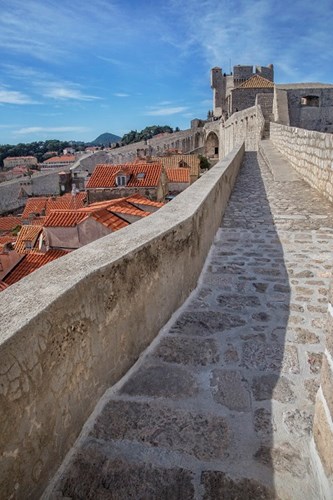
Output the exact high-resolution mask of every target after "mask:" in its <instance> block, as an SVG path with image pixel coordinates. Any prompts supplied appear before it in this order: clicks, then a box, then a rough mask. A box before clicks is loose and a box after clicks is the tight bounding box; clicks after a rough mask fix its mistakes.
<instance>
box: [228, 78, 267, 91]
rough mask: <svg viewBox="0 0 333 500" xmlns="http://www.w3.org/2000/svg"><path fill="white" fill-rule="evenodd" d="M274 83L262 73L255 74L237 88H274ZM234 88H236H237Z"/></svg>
mask: <svg viewBox="0 0 333 500" xmlns="http://www.w3.org/2000/svg"><path fill="white" fill-rule="evenodd" d="M273 88H274V83H273V82H271V81H270V80H267V78H264V77H263V76H260V75H253V76H251V78H249V79H248V80H245V82H243V83H242V84H241V85H239V87H236V89H237V90H238V89H273ZM236 89H234V90H236Z"/></svg>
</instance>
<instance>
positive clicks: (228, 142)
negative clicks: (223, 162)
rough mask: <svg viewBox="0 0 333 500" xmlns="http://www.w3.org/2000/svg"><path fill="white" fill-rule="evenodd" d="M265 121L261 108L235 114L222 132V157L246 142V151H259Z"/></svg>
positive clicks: (222, 126)
mask: <svg viewBox="0 0 333 500" xmlns="http://www.w3.org/2000/svg"><path fill="white" fill-rule="evenodd" d="M264 126H265V119H264V116H263V114H262V111H261V107H260V106H253V107H252V108H248V109H245V110H243V111H239V112H237V113H234V114H233V115H232V116H231V117H230V118H229V119H228V120H227V121H226V122H225V123H224V124H222V125H221V130H220V144H221V145H220V151H221V155H222V156H221V157H222V158H223V157H224V156H225V155H227V154H228V153H229V152H230V151H231V150H232V149H233V148H234V147H235V146H236V145H237V144H241V143H242V142H244V141H245V150H246V151H258V145H259V141H260V139H261V137H262V135H263V131H264Z"/></svg>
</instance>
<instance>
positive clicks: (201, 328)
mask: <svg viewBox="0 0 333 500" xmlns="http://www.w3.org/2000/svg"><path fill="white" fill-rule="evenodd" d="M243 325H245V320H244V319H241V318H240V317H239V316H238V315H236V314H227V313H217V312H214V311H198V312H193V313H184V314H183V315H182V316H181V317H180V318H179V319H178V320H177V322H176V324H175V325H174V326H173V327H172V328H171V332H172V333H177V332H181V333H182V334H186V335H212V334H214V333H222V332H224V331H225V330H229V329H230V328H235V327H237V326H243Z"/></svg>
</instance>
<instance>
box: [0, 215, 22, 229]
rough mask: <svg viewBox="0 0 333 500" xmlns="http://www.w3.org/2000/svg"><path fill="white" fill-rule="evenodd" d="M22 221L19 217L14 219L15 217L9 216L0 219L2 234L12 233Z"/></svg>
mask: <svg viewBox="0 0 333 500" xmlns="http://www.w3.org/2000/svg"><path fill="white" fill-rule="evenodd" d="M21 224H22V221H21V219H20V218H19V217H14V216H13V215H7V216H6V217H0V232H1V231H11V230H12V229H14V228H15V227H17V226H20V225H21Z"/></svg>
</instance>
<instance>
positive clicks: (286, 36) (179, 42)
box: [0, 0, 333, 144]
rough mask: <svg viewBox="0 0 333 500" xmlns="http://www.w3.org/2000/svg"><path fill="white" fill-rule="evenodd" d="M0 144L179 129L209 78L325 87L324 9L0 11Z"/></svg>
mask: <svg viewBox="0 0 333 500" xmlns="http://www.w3.org/2000/svg"><path fill="white" fill-rule="evenodd" d="M0 13H1V15H0V144H17V143H20V142H23V143H24V142H25V143H26V142H32V141H44V140H46V139H59V140H79V141H92V140H94V139H95V138H96V137H97V136H98V135H99V134H101V133H104V132H111V133H113V134H116V135H119V136H122V135H123V134H125V133H126V132H128V131H130V130H141V129H143V128H145V127H146V126H149V125H170V126H171V127H177V126H178V127H179V128H180V129H186V128H189V126H190V121H191V120H192V119H193V118H202V119H205V118H206V116H207V111H208V110H210V109H212V91H211V89H210V69H211V68H212V67H214V66H219V67H222V70H223V72H227V73H229V72H230V68H231V67H232V66H234V65H236V64H244V65H262V66H267V65H268V64H270V63H273V64H274V71H275V81H276V82H277V83H291V82H306V81H308V82H323V83H333V64H332V63H333V55H332V54H333V50H332V47H333V2H332V0H319V1H317V2H314V1H313V0H311V1H310V0H288V1H287V0H279V1H277V0H119V1H118V0H89V1H88V0H0Z"/></svg>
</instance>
